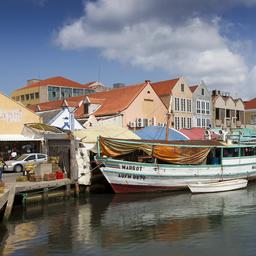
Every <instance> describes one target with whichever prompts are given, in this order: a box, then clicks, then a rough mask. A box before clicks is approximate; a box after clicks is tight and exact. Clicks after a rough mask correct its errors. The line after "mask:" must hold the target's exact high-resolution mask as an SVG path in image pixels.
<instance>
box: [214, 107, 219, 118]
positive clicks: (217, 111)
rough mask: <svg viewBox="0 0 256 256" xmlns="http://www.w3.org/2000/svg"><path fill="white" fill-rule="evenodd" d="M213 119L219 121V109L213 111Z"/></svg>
mask: <svg viewBox="0 0 256 256" xmlns="http://www.w3.org/2000/svg"><path fill="white" fill-rule="evenodd" d="M215 118H216V119H217V120H219V119H220V109H219V108H216V110H215Z"/></svg>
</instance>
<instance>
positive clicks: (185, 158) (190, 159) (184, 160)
mask: <svg viewBox="0 0 256 256" xmlns="http://www.w3.org/2000/svg"><path fill="white" fill-rule="evenodd" d="M209 152H210V148H198V147H197V148H195V147H177V146H154V149H153V157H156V158H158V159H161V160H164V161H166V162H168V163H172V164H201V163H202V162H203V161H204V160H205V159H206V157H207V155H208V154H209Z"/></svg>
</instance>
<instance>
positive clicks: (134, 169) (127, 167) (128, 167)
mask: <svg viewBox="0 0 256 256" xmlns="http://www.w3.org/2000/svg"><path fill="white" fill-rule="evenodd" d="M122 169H123V170H133V171H142V166H135V165H124V164H123V165H122Z"/></svg>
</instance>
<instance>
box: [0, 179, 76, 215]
mask: <svg viewBox="0 0 256 256" xmlns="http://www.w3.org/2000/svg"><path fill="white" fill-rule="evenodd" d="M71 184H74V182H73V181H72V180H71V179H67V178H65V179H60V180H52V181H38V182H31V181H25V182H13V183H6V189H5V193H4V194H0V207H1V208H0V209H2V207H6V209H5V212H4V219H5V220H8V218H9V217H10V214H11V211H12V207H13V202H14V198H15V195H16V194H18V193H22V192H24V193H29V192H33V191H40V190H42V191H41V195H42V200H47V199H48V192H49V190H54V189H57V188H60V187H65V191H66V195H67V196H69V195H70V189H71Z"/></svg>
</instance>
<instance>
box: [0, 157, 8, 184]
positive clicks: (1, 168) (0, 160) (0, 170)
mask: <svg viewBox="0 0 256 256" xmlns="http://www.w3.org/2000/svg"><path fill="white" fill-rule="evenodd" d="M5 166H7V165H6V163H5V162H4V159H3V157H2V156H0V182H1V181H2V175H3V171H4V167H5Z"/></svg>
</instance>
